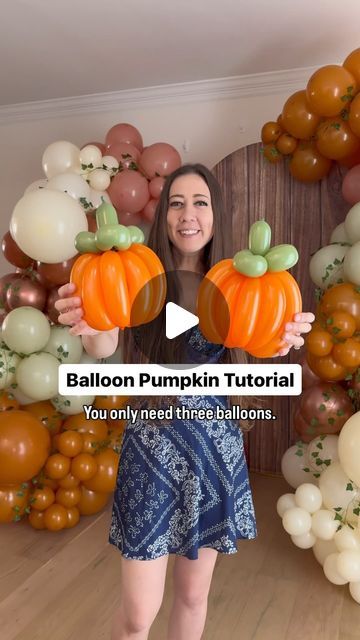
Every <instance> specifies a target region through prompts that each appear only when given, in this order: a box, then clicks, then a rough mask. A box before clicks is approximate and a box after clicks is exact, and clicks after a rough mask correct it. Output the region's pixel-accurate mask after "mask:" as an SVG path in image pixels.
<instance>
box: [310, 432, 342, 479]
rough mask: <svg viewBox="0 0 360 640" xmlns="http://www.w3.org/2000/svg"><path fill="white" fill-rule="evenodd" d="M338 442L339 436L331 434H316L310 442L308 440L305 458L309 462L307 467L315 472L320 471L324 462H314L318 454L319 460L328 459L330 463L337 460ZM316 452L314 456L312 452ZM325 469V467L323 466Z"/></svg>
mask: <svg viewBox="0 0 360 640" xmlns="http://www.w3.org/2000/svg"><path fill="white" fill-rule="evenodd" d="M338 442H339V436H336V435H333V434H327V435H321V436H316V438H314V439H313V440H311V442H309V445H308V450H307V459H308V463H309V467H311V469H313V470H314V471H316V472H317V473H320V474H321V473H322V471H321V469H322V467H325V464H323V465H321V466H318V465H317V464H316V459H317V458H318V457H319V456H320V458H321V460H326V461H329V462H330V464H332V463H333V462H337V461H338V460H339V453H338ZM315 453H316V454H317V455H316V456H315V455H313V454H315ZM324 471H325V468H324Z"/></svg>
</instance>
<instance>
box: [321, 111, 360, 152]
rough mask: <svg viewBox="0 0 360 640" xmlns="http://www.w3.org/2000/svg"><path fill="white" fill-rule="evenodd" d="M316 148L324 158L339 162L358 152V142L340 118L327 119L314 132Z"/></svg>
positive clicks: (359, 144) (359, 145) (359, 146)
mask: <svg viewBox="0 0 360 640" xmlns="http://www.w3.org/2000/svg"><path fill="white" fill-rule="evenodd" d="M316 146H317V148H318V149H319V151H320V153H321V154H322V155H323V156H324V157H325V158H330V159H331V160H341V159H342V158H346V157H348V156H351V155H352V154H354V153H356V152H357V151H358V150H359V148H360V140H359V139H358V138H357V136H356V135H355V133H354V132H353V131H352V130H351V129H350V127H349V125H348V123H347V122H345V121H344V120H343V119H342V118H341V117H337V118H328V119H326V120H325V121H324V122H322V123H321V124H320V125H319V127H318V128H317V130H316Z"/></svg>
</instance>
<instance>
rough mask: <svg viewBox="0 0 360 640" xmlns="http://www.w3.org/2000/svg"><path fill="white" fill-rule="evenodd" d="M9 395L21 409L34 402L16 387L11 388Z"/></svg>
mask: <svg viewBox="0 0 360 640" xmlns="http://www.w3.org/2000/svg"><path fill="white" fill-rule="evenodd" d="M11 393H12V395H13V396H14V398H15V400H17V401H18V403H19V404H20V406H22V407H25V406H26V405H27V404H32V403H33V402H34V398H29V396H27V395H26V394H25V393H23V392H22V391H21V389H20V388H19V387H18V386H16V387H15V388H12V389H11Z"/></svg>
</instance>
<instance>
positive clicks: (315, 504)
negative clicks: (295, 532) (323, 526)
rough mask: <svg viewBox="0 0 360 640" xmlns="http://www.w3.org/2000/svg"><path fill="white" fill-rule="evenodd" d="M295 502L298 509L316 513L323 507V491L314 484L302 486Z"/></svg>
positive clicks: (297, 490)
mask: <svg viewBox="0 0 360 640" xmlns="http://www.w3.org/2000/svg"><path fill="white" fill-rule="evenodd" d="M295 502H296V506H297V507H300V508H301V509H305V510H306V511H308V513H315V511H318V510H319V509H320V507H321V505H322V495H321V491H320V489H319V488H318V487H316V486H315V485H313V484H310V483H305V484H301V485H300V486H299V487H298V488H297V489H296V491H295ZM311 546H312V545H311Z"/></svg>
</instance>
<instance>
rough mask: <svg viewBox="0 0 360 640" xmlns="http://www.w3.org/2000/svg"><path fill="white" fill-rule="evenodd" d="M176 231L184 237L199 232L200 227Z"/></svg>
mask: <svg viewBox="0 0 360 640" xmlns="http://www.w3.org/2000/svg"><path fill="white" fill-rule="evenodd" d="M178 233H180V235H181V236H182V237H184V238H185V237H189V236H196V235H197V234H198V233H200V229H179V231H178Z"/></svg>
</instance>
